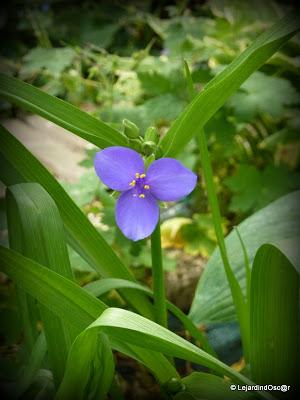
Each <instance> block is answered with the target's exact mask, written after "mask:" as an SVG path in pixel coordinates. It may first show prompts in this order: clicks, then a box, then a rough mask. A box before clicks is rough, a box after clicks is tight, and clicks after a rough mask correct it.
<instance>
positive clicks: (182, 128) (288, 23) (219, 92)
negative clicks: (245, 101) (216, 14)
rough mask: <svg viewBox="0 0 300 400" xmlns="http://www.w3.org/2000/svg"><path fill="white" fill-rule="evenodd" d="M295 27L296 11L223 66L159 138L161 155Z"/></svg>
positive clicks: (183, 140)
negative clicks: (161, 137)
mask: <svg viewBox="0 0 300 400" xmlns="http://www.w3.org/2000/svg"><path fill="white" fill-rule="evenodd" d="M297 30H299V19H298V15H297V12H295V13H293V14H292V15H289V16H286V17H285V18H283V19H281V20H280V21H278V22H277V23H276V24H274V25H273V26H272V27H271V28H270V29H269V30H268V31H266V32H265V33H263V34H262V35H260V36H259V37H258V38H257V39H256V40H255V41H254V42H253V44H252V45H251V46H249V47H248V48H247V49H246V50H245V51H244V52H243V53H242V54H241V55H240V56H238V57H237V58H236V59H235V60H234V61H233V62H232V63H231V64H230V65H229V66H228V67H227V68H225V69H224V70H223V71H222V72H221V73H220V74H218V75H217V76H216V77H215V78H214V79H212V80H211V81H210V82H209V83H208V84H207V85H206V86H205V87H204V89H203V90H202V91H201V93H200V94H198V96H196V97H195V98H194V99H193V101H192V102H191V103H190V104H189V106H188V107H187V108H186V110H185V111H184V112H183V114H181V115H180V116H179V117H178V118H177V120H176V121H175V122H174V124H173V125H172V126H171V128H170V129H169V131H168V132H167V134H166V135H165V136H164V137H163V139H162V141H161V146H162V149H163V153H164V156H166V157H174V156H175V155H176V154H177V153H179V152H180V150H182V149H183V148H184V146H185V145H186V144H187V143H188V142H189V141H190V139H191V138H192V136H193V135H194V134H196V133H197V132H199V130H200V129H201V128H202V127H203V126H204V125H205V123H206V122H207V121H208V120H209V119H210V118H211V117H212V116H213V114H214V113H215V112H216V111H217V110H218V109H219V108H220V107H221V106H222V105H223V104H224V103H225V101H226V100H227V99H228V98H229V97H230V96H231V95H232V94H233V93H234V92H235V91H236V90H237V89H238V88H239V87H240V86H241V84H242V83H243V82H244V81H245V80H246V79H247V78H248V77H249V76H250V75H251V74H252V73H253V72H254V71H256V70H257V69H258V68H260V67H261V66H262V65H263V64H264V63H265V62H266V61H267V60H268V59H269V58H270V57H271V56H272V55H273V54H274V53H275V52H276V51H277V50H278V49H279V48H280V46H282V44H283V43H285V42H286V41H287V40H289V39H290V38H291V37H292V36H293V35H294V34H295V33H296V32H297Z"/></svg>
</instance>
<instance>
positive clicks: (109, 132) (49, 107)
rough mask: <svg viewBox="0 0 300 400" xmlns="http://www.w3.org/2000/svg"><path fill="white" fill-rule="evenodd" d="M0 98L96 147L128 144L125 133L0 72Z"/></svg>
mask: <svg viewBox="0 0 300 400" xmlns="http://www.w3.org/2000/svg"><path fill="white" fill-rule="evenodd" d="M0 97H2V98H3V99H5V100H7V101H8V102H10V103H13V104H16V105H17V106H19V107H22V108H24V109H25V110H28V111H31V112H33V113H35V114H38V115H40V116H42V117H44V118H46V119H48V120H49V121H52V122H54V123H55V124H57V125H60V126H62V127H63V128H65V129H67V130H69V131H70V132H73V133H75V134H76V135H78V136H80V137H82V138H83V139H86V140H88V141H89V142H91V143H93V144H95V145H96V146H98V147H101V148H104V147H108V146H128V141H127V138H126V136H124V135H122V134H121V133H120V132H118V131H117V130H115V129H113V128H112V127H111V126H109V125H107V124H105V123H104V122H102V121H100V120H98V119H96V118H94V117H92V116H91V115H89V114H87V113H85V112H83V111H81V110H80V109H79V108H77V107H74V106H73V105H71V104H70V103H67V102H66V101H63V100H61V99H58V98H56V97H54V96H51V95H49V94H47V93H45V92H43V91H42V90H40V89H38V88H36V87H34V86H32V85H29V84H28V83H25V82H22V81H20V80H18V79H16V78H13V77H11V76H8V75H5V74H2V73H1V74H0ZM41 134H42V132H41Z"/></svg>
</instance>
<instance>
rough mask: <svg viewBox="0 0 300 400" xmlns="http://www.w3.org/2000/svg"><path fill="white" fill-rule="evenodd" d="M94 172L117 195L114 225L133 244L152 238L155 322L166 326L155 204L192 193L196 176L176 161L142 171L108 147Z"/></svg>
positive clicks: (138, 162) (130, 155)
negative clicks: (115, 224) (117, 193)
mask: <svg viewBox="0 0 300 400" xmlns="http://www.w3.org/2000/svg"><path fill="white" fill-rule="evenodd" d="M95 170H96V172H97V175H98V176H99V178H100V179H101V180H102V182H103V183H104V184H105V185H107V186H108V187H109V188H111V189H113V190H116V191H119V192H121V195H120V197H119V199H118V201H117V205H116V222H117V225H118V227H119V228H120V229H121V231H122V232H123V234H124V235H125V236H126V237H127V238H129V239H131V240H134V241H137V240H141V239H144V238H146V237H147V236H149V235H151V234H152V237H151V255H152V272H153V291H154V307H155V314H156V321H157V322H158V323H160V324H161V325H163V326H167V310H166V300H165V287H164V279H163V267H162V252H161V239H160V227H159V203H158V202H159V201H177V200H179V199H181V198H182V197H185V196H187V195H188V194H189V193H191V192H192V191H193V189H194V188H195V186H196V183H197V176H196V175H195V174H194V173H193V172H192V171H190V170H189V169H187V168H185V167H184V166H183V165H182V164H181V163H180V162H179V161H178V160H175V159H173V158H161V159H159V160H156V161H154V162H152V163H151V164H150V166H149V168H148V169H147V170H146V168H145V164H144V161H143V158H142V156H141V155H140V154H139V153H137V152H136V151H134V150H132V149H130V148H126V147H119V146H114V147H108V148H106V149H104V150H102V151H100V152H98V153H97V154H96V157H95Z"/></svg>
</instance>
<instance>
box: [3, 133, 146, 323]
mask: <svg viewBox="0 0 300 400" xmlns="http://www.w3.org/2000/svg"><path fill="white" fill-rule="evenodd" d="M0 179H1V180H2V181H3V182H4V183H5V184H6V185H7V186H10V185H14V184H16V183H21V182H38V183H39V184H40V185H41V186H43V188H44V189H45V190H46V191H47V192H48V193H49V194H50V196H51V197H52V198H53V200H54V201H55V203H56V205H57V207H58V209H59V212H60V215H61V218H62V220H63V222H64V225H65V228H66V230H67V234H68V241H70V242H71V245H72V244H73V245H74V243H75V244H76V250H78V249H79V250H80V254H81V256H82V257H83V258H85V259H86V261H87V262H88V263H89V264H90V265H91V267H93V268H94V269H95V270H96V271H97V272H99V273H100V274H101V275H103V276H105V277H114V278H122V279H128V280H134V278H133V276H132V274H131V273H130V272H129V270H128V269H127V268H126V267H125V265H124V264H123V263H122V262H121V260H120V259H119V258H118V256H117V255H116V253H115V252H114V251H113V250H112V249H111V247H110V246H109V245H108V244H107V242H106V241H105V240H104V239H103V237H102V236H101V235H100V233H99V232H98V231H97V230H96V228H95V227H94V226H93V225H92V224H91V223H90V221H89V220H88V219H87V218H86V217H85V216H84V214H83V213H82V212H81V210H80V209H79V208H78V207H77V206H76V204H75V203H74V202H73V201H72V199H71V198H70V197H69V196H68V195H67V193H66V192H65V191H64V189H63V188H62V187H61V186H60V184H59V183H58V182H57V181H56V180H55V179H54V178H53V176H52V175H51V174H50V172H49V171H48V170H47V169H46V168H45V167H44V166H43V165H42V164H41V163H40V162H39V161H38V160H37V159H36V158H35V157H34V156H33V155H32V154H31V153H30V152H29V151H28V150H27V149H26V148H25V147H24V146H23V145H22V144H21V143H20V142H19V141H18V140H17V139H16V138H15V137H14V136H12V135H11V134H10V133H9V132H8V131H7V130H6V129H5V128H3V127H1V126H0ZM128 296H129V297H127V296H126V293H124V297H126V298H127V299H128V300H129V301H130V303H131V304H132V306H133V307H135V308H136V309H137V310H139V311H140V312H141V313H142V314H143V315H145V316H149V317H151V316H152V307H151V305H150V303H149V302H148V301H146V299H145V297H144V296H143V295H141V294H138V293H131V294H128Z"/></svg>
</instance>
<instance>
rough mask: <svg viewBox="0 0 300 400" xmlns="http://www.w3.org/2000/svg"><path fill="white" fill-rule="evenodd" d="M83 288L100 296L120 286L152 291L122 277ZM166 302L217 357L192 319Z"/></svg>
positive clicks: (204, 347)
mask: <svg viewBox="0 0 300 400" xmlns="http://www.w3.org/2000/svg"><path fill="white" fill-rule="evenodd" d="M83 288H84V289H85V290H87V291H88V292H89V293H91V294H93V295H94V296H96V297H100V296H102V295H103V294H105V293H107V292H109V291H110V290H112V289H120V288H127V289H134V290H140V291H141V292H143V293H145V294H147V295H148V296H151V297H153V292H152V291H151V290H150V289H149V288H147V287H145V286H143V285H141V284H139V283H135V282H131V281H126V280H124V279H113V278H107V279H100V280H97V281H94V282H91V283H88V284H87V285H85V286H84V287H83ZM166 304H167V308H168V310H169V311H170V312H171V313H172V314H173V315H174V316H175V317H176V318H178V319H179V321H180V322H181V323H182V325H183V326H184V328H185V329H186V330H187V331H188V332H189V333H190V335H191V336H192V337H193V338H194V339H196V340H197V341H199V343H200V344H201V346H202V348H203V350H205V351H206V352H207V353H209V354H211V355H213V356H214V357H217V355H216V353H215V351H214V350H213V349H212V347H211V346H210V344H209V342H208V340H207V339H206V337H205V336H204V334H203V333H202V332H201V331H200V330H199V329H198V328H197V326H196V325H195V324H194V323H193V321H192V320H191V319H190V318H189V317H187V316H186V315H185V314H184V312H182V311H181V310H180V309H179V308H178V307H176V306H175V305H174V304H173V303H171V302H170V301H168V300H167V301H166Z"/></svg>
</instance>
